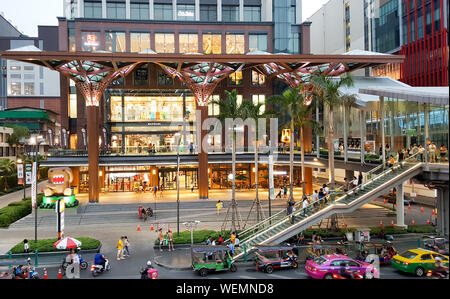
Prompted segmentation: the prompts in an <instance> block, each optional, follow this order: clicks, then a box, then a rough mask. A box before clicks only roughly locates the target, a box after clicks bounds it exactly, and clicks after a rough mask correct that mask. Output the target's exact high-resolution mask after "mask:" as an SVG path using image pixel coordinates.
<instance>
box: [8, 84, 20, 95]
mask: <svg viewBox="0 0 450 299" xmlns="http://www.w3.org/2000/svg"><path fill="white" fill-rule="evenodd" d="M21 94H22V85H21V83H20V82H11V83H9V92H8V95H10V96H20V95H21Z"/></svg>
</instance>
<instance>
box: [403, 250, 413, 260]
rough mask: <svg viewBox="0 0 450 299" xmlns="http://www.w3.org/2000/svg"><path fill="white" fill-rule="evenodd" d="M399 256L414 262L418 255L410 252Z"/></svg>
mask: <svg viewBox="0 0 450 299" xmlns="http://www.w3.org/2000/svg"><path fill="white" fill-rule="evenodd" d="M399 255H400V256H401V257H404V258H406V259H410V260H412V259H414V258H415V257H416V256H417V253H414V252H412V251H409V250H408V251H405V252H402V253H400V254H399Z"/></svg>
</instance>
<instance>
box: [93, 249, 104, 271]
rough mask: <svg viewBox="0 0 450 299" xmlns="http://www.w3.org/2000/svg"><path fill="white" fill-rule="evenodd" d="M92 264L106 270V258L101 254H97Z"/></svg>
mask: <svg viewBox="0 0 450 299" xmlns="http://www.w3.org/2000/svg"><path fill="white" fill-rule="evenodd" d="M94 264H96V265H101V266H102V269H103V270H105V269H106V257H105V256H104V255H103V254H100V253H97V254H96V255H95V257H94Z"/></svg>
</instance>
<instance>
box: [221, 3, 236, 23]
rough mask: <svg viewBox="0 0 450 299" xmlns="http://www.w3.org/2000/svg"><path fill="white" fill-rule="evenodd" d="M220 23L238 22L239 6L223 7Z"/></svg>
mask: <svg viewBox="0 0 450 299" xmlns="http://www.w3.org/2000/svg"><path fill="white" fill-rule="evenodd" d="M222 22H239V6H238V5H223V6H222Z"/></svg>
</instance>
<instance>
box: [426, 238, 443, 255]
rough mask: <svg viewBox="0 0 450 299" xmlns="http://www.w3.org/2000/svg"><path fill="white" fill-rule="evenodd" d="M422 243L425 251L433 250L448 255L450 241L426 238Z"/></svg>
mask: <svg viewBox="0 0 450 299" xmlns="http://www.w3.org/2000/svg"><path fill="white" fill-rule="evenodd" d="M422 242H423V246H424V247H425V249H428V250H432V251H434V252H437V253H440V254H443V255H448V239H446V238H435V237H425V238H424V239H423V240H422Z"/></svg>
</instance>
